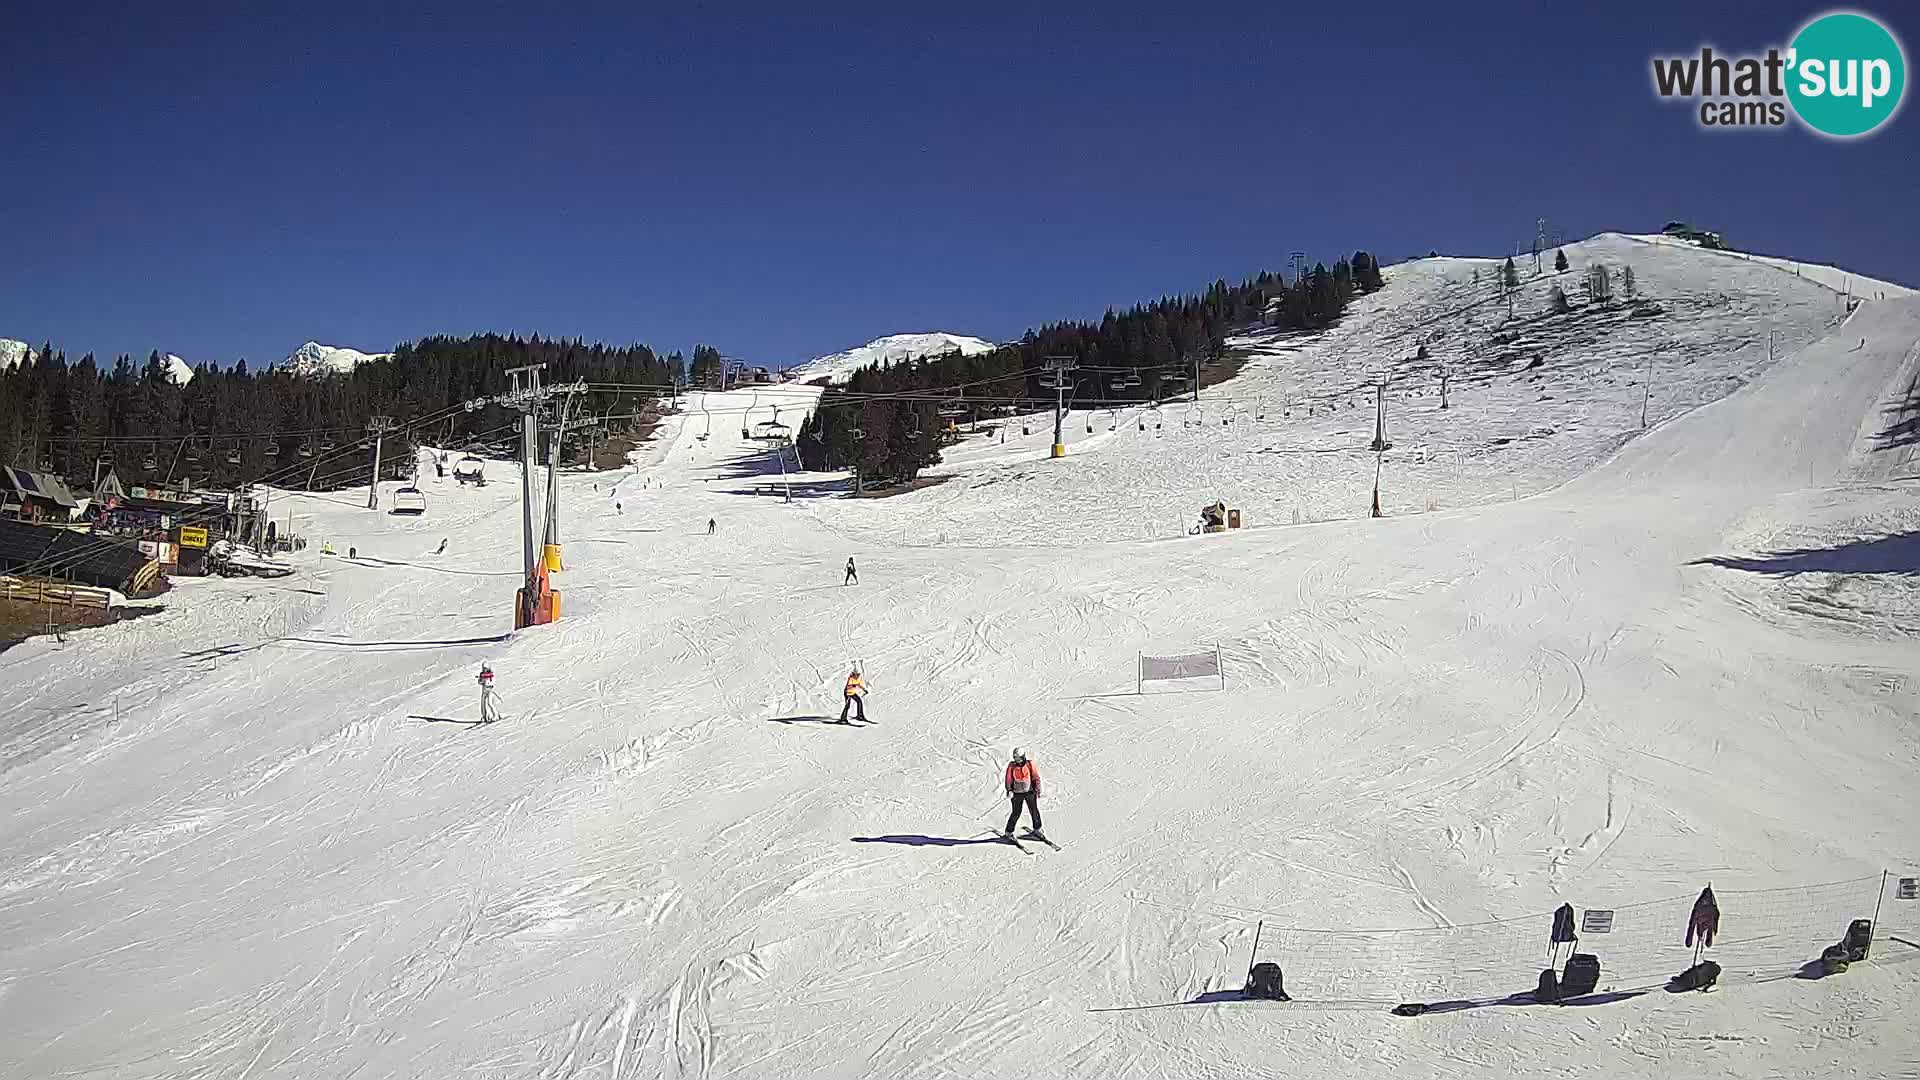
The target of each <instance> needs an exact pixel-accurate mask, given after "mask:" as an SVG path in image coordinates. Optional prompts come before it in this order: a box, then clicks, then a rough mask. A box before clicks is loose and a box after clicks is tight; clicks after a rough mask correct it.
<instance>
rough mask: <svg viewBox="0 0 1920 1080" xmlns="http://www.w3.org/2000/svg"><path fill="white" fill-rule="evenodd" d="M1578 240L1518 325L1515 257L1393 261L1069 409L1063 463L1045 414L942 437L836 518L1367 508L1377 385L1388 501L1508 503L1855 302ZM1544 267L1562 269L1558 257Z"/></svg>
mask: <svg viewBox="0 0 1920 1080" xmlns="http://www.w3.org/2000/svg"><path fill="white" fill-rule="evenodd" d="M1564 250H1565V252H1566V254H1567V257H1568V260H1569V262H1570V264H1571V267H1570V270H1569V272H1568V273H1566V274H1561V275H1554V274H1552V273H1547V274H1543V275H1542V276H1539V277H1533V276H1531V268H1530V267H1528V268H1526V273H1525V274H1523V279H1522V284H1521V287H1520V288H1519V289H1518V290H1517V291H1516V294H1515V300H1514V314H1515V316H1516V319H1515V320H1514V321H1513V322H1512V323H1508V321H1507V318H1508V314H1507V304H1506V303H1505V302H1504V301H1501V300H1499V299H1498V295H1497V290H1496V287H1495V281H1496V280H1497V276H1498V274H1499V271H1500V265H1501V263H1500V260H1495V259H1460V258H1444V257H1443V258H1433V259H1419V260H1416V261H1414V262H1410V263H1404V264H1401V265H1398V266H1391V267H1388V268H1387V269H1386V276H1387V281H1388V284H1387V287H1386V288H1385V289H1383V290H1381V291H1380V292H1377V293H1375V294H1373V295H1371V296H1365V297H1362V298H1360V299H1358V300H1357V301H1356V302H1355V303H1354V305H1353V307H1352V309H1351V310H1350V311H1349V313H1348V315H1347V317H1346V318H1345V320H1344V321H1343V322H1342V323H1341V324H1340V325H1338V326H1336V327H1334V328H1333V329H1331V330H1328V331H1326V332H1324V333H1321V334H1316V335H1301V336H1293V337H1287V336H1276V335H1273V334H1257V335H1252V336H1250V337H1247V338H1243V339H1240V340H1239V341H1238V342H1237V344H1238V346H1239V347H1240V349H1241V350H1243V351H1244V352H1245V353H1246V354H1248V355H1249V356H1250V357H1251V359H1250V360H1249V361H1248V363H1247V365H1246V367H1245V368H1244V369H1243V370H1242V372H1241V374H1240V375H1239V376H1238V377H1237V378H1235V379H1233V380H1232V381H1230V382H1227V383H1224V384H1221V385H1219V386H1217V387H1210V388H1208V389H1207V390H1204V391H1203V392H1202V394H1201V397H1200V400H1199V402H1198V403H1195V402H1193V401H1191V400H1183V401H1176V402H1168V403H1164V404H1162V405H1161V407H1160V408H1159V409H1158V410H1150V409H1144V408H1121V409H1118V410H1107V409H1094V410H1092V411H1091V412H1089V411H1085V410H1078V411H1075V412H1074V414H1073V415H1072V416H1070V417H1069V418H1068V420H1067V423H1066V426H1065V435H1066V439H1067V454H1068V456H1067V458H1066V460H1065V461H1064V462H1060V463H1050V462H1048V461H1047V456H1048V451H1049V448H1050V444H1051V443H1052V435H1053V430H1052V426H1053V425H1052V417H1051V415H1050V414H1048V415H1045V416H1037V417H1033V418H1031V420H1030V422H1027V423H1025V424H1024V425H1023V424H1022V422H1021V421H1019V420H1016V421H1014V422H1013V423H1012V424H1011V425H1009V426H1008V427H1007V428H1006V430H1005V439H1006V441H1005V442H1004V443H1002V442H1001V441H1000V433H997V432H996V433H994V434H992V435H989V436H987V437H984V438H981V439H976V440H973V441H972V442H969V443H967V444H964V445H962V446H960V447H958V448H955V449H953V450H949V451H947V452H946V457H947V463H946V464H944V465H941V466H937V467H935V469H933V470H932V471H933V472H934V473H936V474H939V473H947V474H950V475H951V476H952V477H953V479H952V480H950V481H949V482H947V483H945V484H941V485H938V486H934V487H929V488H925V489H923V490H920V491H917V492H914V493H912V494H909V495H905V496H901V498H902V499H904V500H906V502H907V503H908V504H909V505H910V506H912V508H913V510H912V512H911V513H909V514H902V513H900V512H899V510H898V509H897V508H896V507H895V506H891V505H881V504H875V503H868V502H860V503H850V504H846V505H842V506H836V507H834V508H833V521H834V522H835V525H836V527H837V528H841V529H844V530H846V531H848V532H849V533H850V534H852V535H856V536H861V537H867V538H871V539H873V540H875V541H876V542H877V541H880V540H890V541H892V542H895V543H900V542H903V541H904V542H908V543H916V544H935V545H938V544H948V545H968V544H1048V543H1088V542H1094V541H1102V540H1124V539H1143V538H1149V537H1166V536H1177V535H1180V534H1182V533H1183V532H1185V530H1186V528H1187V527H1188V526H1190V525H1192V524H1193V523H1194V521H1195V518H1196V515H1197V512H1198V510H1199V508H1200V507H1201V506H1202V505H1205V504H1208V503H1211V502H1213V501H1214V500H1215V499H1224V500H1226V501H1227V502H1228V504H1229V505H1231V506H1235V507H1240V508H1242V509H1243V510H1244V512H1245V516H1246V519H1247V520H1248V521H1249V522H1250V523H1252V524H1254V525H1276V524H1277V525H1286V524H1294V523H1300V522H1314V521H1326V520H1332V519H1342V518H1356V517H1364V516H1366V515H1367V513H1368V510H1369V507H1370V505H1371V501H1372V486H1373V478H1374V455H1373V454H1372V453H1371V452H1370V451H1369V449H1368V444H1369V443H1370V442H1371V440H1372V438H1373V429H1374V403H1375V390H1374V386H1375V384H1376V383H1378V382H1380V381H1382V380H1385V381H1386V382H1387V394H1386V396H1387V434H1388V438H1389V439H1390V441H1391V442H1392V444H1393V446H1392V448H1391V449H1390V450H1389V451H1388V452H1387V454H1386V456H1385V458H1384V460H1383V462H1382V465H1383V469H1382V476H1381V489H1380V501H1381V504H1382V507H1383V508H1384V510H1385V511H1386V512H1387V513H1388V514H1390V515H1403V514H1417V513H1422V512H1425V511H1427V510H1429V509H1440V510H1448V509H1453V508H1456V507H1460V506H1467V505H1476V504H1484V503H1489V502H1494V501H1510V500H1512V499H1515V498H1520V497H1524V496H1527V495H1532V494H1537V493H1539V492H1541V491H1545V490H1548V489H1550V488H1552V487H1554V486H1555V485H1557V484H1560V483H1564V482H1565V481H1566V480H1568V479H1570V478H1571V477H1574V476H1579V475H1581V474H1583V473H1585V472H1588V471H1590V470H1591V469H1592V468H1593V467H1594V466H1596V465H1598V464H1599V463H1600V462H1602V461H1604V460H1606V459H1607V457H1608V456H1609V455H1611V454H1613V453H1614V452H1615V451H1616V450H1617V449H1618V448H1619V447H1620V446H1621V445H1622V444H1623V443H1624V442H1626V441H1627V440H1628V439H1630V438H1633V437H1635V436H1637V435H1638V434H1640V433H1641V432H1642V431H1644V430H1645V427H1646V426H1651V425H1658V424H1660V423H1663V422H1665V421H1669V420H1672V419H1674V418H1675V417H1678V416H1682V415H1684V414H1686V413H1687V412H1688V411H1690V410H1692V409H1696V408H1698V407H1700V406H1701V405H1704V404H1706V403H1708V402H1711V401H1716V400H1719V399H1720V398H1723V397H1725V396H1727V395H1728V394H1730V393H1732V392H1733V391H1735V390H1737V389H1739V388H1740V387H1741V386H1744V385H1746V384H1747V383H1749V382H1751V381H1752V380H1753V379H1754V378H1756V377H1757V376H1758V375H1760V374H1761V373H1762V372H1764V371H1765V370H1766V369H1767V368H1768V366H1769V365H1770V364H1771V363H1772V362H1774V361H1775V360H1777V359H1778V358H1779V357H1784V356H1787V355H1790V354H1791V353H1793V352H1795V351H1797V350H1799V349H1801V348H1802V347H1804V346H1806V345H1807V344H1808V343H1809V342H1811V341H1814V340H1815V339H1817V338H1819V337H1821V336H1823V335H1825V334H1827V333H1829V332H1831V331H1832V329H1833V328H1834V326H1835V325H1836V324H1837V323H1838V322H1839V321H1840V320H1841V319H1843V318H1845V317H1846V307H1845V303H1844V298H1843V296H1842V294H1841V293H1839V292H1837V291H1835V289H1831V288H1828V287H1827V286H1826V285H1824V284H1822V283H1821V282H1819V281H1816V280H1813V279H1812V278H1810V277H1796V276H1795V275H1793V274H1791V273H1787V272H1783V271H1782V270H1780V269H1777V268H1775V267H1773V266H1771V265H1767V264H1764V263H1757V262H1753V261H1748V260H1744V259H1735V258H1730V257H1728V256H1726V255H1724V254H1721V253H1717V252H1709V251H1703V250H1701V249H1699V248H1695V247H1692V246H1691V245H1686V246H1655V245H1651V244H1648V243H1643V242H1641V241H1639V240H1635V239H1633V238H1629V237H1625V236H1620V235H1617V234H1602V235H1601V236H1597V237H1594V238H1593V239H1591V240H1587V241H1583V242H1581V243H1577V244H1568V245H1566V247H1565V249H1564ZM1543 261H1544V263H1545V268H1546V269H1547V270H1549V271H1550V270H1551V265H1552V254H1551V253H1549V254H1548V255H1547V256H1546V258H1545V259H1544V260H1543ZM1595 263H1600V264H1604V265H1606V266H1608V267H1609V268H1610V270H1611V272H1612V274H1613V278H1614V290H1615V293H1616V295H1620V294H1621V293H1622V292H1623V286H1622V284H1621V282H1620V280H1619V279H1620V272H1621V270H1622V268H1624V267H1629V266H1630V267H1632V268H1633V270H1634V275H1635V292H1636V293H1637V295H1638V296H1639V297H1640V298H1641V299H1642V300H1644V301H1645V303H1643V304H1639V305H1632V304H1627V303H1620V304H1616V305H1614V306H1612V307H1610V308H1608V309H1606V310H1604V311H1596V310H1591V309H1589V308H1588V307H1587V305H1586V304H1585V303H1584V300H1583V290H1582V287H1581V279H1582V277H1583V275H1584V273H1585V271H1586V268H1587V267H1588V266H1590V265H1593V264H1595ZM1476 279H1477V280H1476ZM1837 284H1838V282H1837V281H1836V286H1837ZM1556 285H1557V286H1559V287H1561V288H1562V289H1563V290H1564V291H1565V292H1566V293H1567V294H1568V295H1569V296H1570V297H1571V307H1572V310H1571V311H1570V312H1569V313H1567V314H1564V315H1555V314H1553V313H1552V311H1551V310H1550V306H1549V289H1550V288H1552V287H1553V286H1556ZM1856 295H1857V293H1856ZM1770 338H1771V339H1770ZM1856 343H1857V342H1856ZM1422 347H1424V348H1425V349H1426V358H1424V359H1416V357H1418V356H1419V351H1420V349H1421V348H1422ZM1443 370H1444V371H1446V372H1447V373H1448V374H1449V381H1448V387H1447V390H1448V393H1447V406H1448V407H1447V408H1445V409H1442V408H1441V407H1440V406H1441V393H1440V390H1441V382H1440V374H1441V372H1442V371H1443ZM1649 383H1650V384H1651V392H1650V393H1649V392H1648V387H1649ZM1643 410H1644V413H1643ZM1643 415H1644V417H1645V421H1646V424H1645V425H1643V424H1642V417H1643ZM1023 430H1024V433H1023ZM903 522H906V523H910V525H911V528H910V529H909V531H908V532H907V533H906V535H905V536H904V537H903V536H902V534H901V533H900V531H899V526H900V525H901V524H902V523H903ZM1035 522H1045V523H1047V524H1046V527H1045V528H1035V527H1034V523H1035Z"/></svg>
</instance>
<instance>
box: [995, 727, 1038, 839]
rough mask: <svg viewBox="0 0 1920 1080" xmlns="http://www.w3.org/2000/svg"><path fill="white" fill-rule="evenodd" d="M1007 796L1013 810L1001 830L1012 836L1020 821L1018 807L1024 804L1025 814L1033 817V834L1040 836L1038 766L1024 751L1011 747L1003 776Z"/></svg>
mask: <svg viewBox="0 0 1920 1080" xmlns="http://www.w3.org/2000/svg"><path fill="white" fill-rule="evenodd" d="M1004 782H1005V785H1006V789H1007V797H1008V798H1010V799H1011V800H1013V811H1012V813H1009V814H1008V815H1007V827H1006V829H1005V830H1003V831H1004V832H1005V833H1006V835H1007V836H1008V837H1011V836H1013V827H1014V826H1015V825H1017V824H1019V823H1020V807H1021V806H1022V805H1023V804H1024V805H1025V806H1026V808H1027V816H1028V817H1029V818H1032V819H1033V835H1035V836H1040V835H1042V834H1041V832H1040V768H1039V766H1037V765H1035V764H1034V763H1033V762H1031V761H1028V760H1027V754H1026V751H1024V750H1022V749H1020V748H1019V747H1017V746H1016V747H1014V748H1013V760H1011V761H1009V762H1007V772H1006V776H1005V778H1004Z"/></svg>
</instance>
